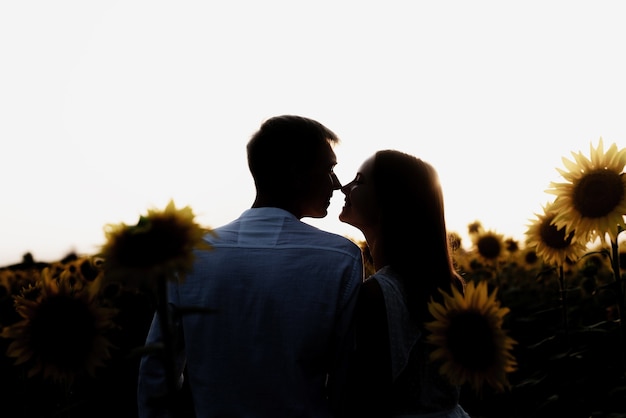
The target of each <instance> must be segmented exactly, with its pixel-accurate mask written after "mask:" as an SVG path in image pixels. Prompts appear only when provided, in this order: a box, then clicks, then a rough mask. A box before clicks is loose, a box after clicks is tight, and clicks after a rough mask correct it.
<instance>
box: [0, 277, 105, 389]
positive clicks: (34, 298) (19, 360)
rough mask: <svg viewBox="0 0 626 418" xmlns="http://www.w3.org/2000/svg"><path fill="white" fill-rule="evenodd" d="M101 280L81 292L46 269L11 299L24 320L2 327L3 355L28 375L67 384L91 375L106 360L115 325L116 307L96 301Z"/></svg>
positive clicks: (0, 335) (0, 334)
mask: <svg viewBox="0 0 626 418" xmlns="http://www.w3.org/2000/svg"><path fill="white" fill-rule="evenodd" d="M100 280H101V279H98V280H97V281H95V282H93V283H92V284H90V285H89V286H86V287H84V288H83V289H82V290H80V291H75V290H73V289H72V286H71V285H70V282H69V281H68V280H58V279H55V278H53V277H52V273H51V270H50V269H49V268H45V269H44V270H43V271H42V273H41V278H40V280H39V281H38V282H37V283H36V284H35V285H34V286H33V285H30V286H28V287H26V288H24V289H23V291H22V292H21V293H20V295H17V296H16V297H15V309H16V311H17V312H18V314H19V315H20V316H21V317H22V318H23V319H22V320H21V321H19V322H17V323H15V324H13V325H11V326H8V327H5V328H4V329H3V330H2V332H1V333H0V337H3V338H7V339H12V340H13V341H12V342H11V343H10V344H9V346H8V348H7V351H6V354H7V356H8V357H12V358H15V359H16V361H15V364H16V365H20V364H24V365H25V366H27V368H28V374H27V375H28V377H32V376H35V375H38V374H43V378H44V379H48V378H50V379H52V380H55V381H63V382H69V383H71V382H72V381H73V380H74V379H75V377H77V376H78V375H81V374H84V373H87V374H88V375H90V376H94V375H95V370H96V368H98V367H100V366H103V365H104V363H105V361H106V360H108V359H109V358H110V354H109V348H110V347H111V343H110V342H109V340H108V338H107V337H106V335H105V333H106V331H108V330H110V329H112V328H114V326H115V325H114V323H113V320H112V318H113V317H114V316H115V314H116V311H115V310H113V309H109V308H103V307H101V306H100V305H99V304H98V299H97V294H98V290H99V285H100Z"/></svg>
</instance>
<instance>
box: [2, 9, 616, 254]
mask: <svg viewBox="0 0 626 418" xmlns="http://www.w3.org/2000/svg"><path fill="white" fill-rule="evenodd" d="M622 4H623V3H622V2H619V1H585V2H582V1H546V0H543V1H523V2H522V1H517V2H515V1H501V0H500V1H418V0H406V1H394V0H392V1H376V2H374V1H367V0H355V1H336V0H331V1H329V0H317V1H315V2H311V1H307V2H305V1H294V0H285V1H275V0H264V1H254V0H250V1H231V0H229V1H222V2H217V1H185V0H176V1H155V0H150V1H147V0H146V1H139V0H123V1H112V0H104V1H100V0H97V1H94V0H89V1H85V0H75V1H67V0H56V1H53V2H51V1H36V0H32V1H17V0H16V1H4V2H2V3H0V57H1V58H0V59H1V64H0V138H1V142H0V144H1V145H0V150H1V152H0V156H1V157H2V162H1V163H0V178H1V180H0V195H1V196H2V205H1V208H2V210H1V212H0V215H1V216H0V265H6V264H11V263H15V262H18V261H20V260H21V257H22V255H23V254H24V253H25V252H28V251H29V252H31V253H32V254H33V255H34V257H35V259H37V260H41V261H54V260H57V259H59V258H61V257H62V256H64V255H66V254H67V253H68V252H69V251H77V252H79V253H94V252H95V251H96V250H97V249H98V247H99V246H100V245H102V244H103V243H104V232H103V227H104V225H106V224H107V223H119V222H126V223H135V222H136V221H137V219H138V217H139V215H140V214H143V213H145V212H146V211H147V209H149V208H155V207H156V208H161V207H165V205H166V204H167V202H168V201H169V200H170V199H174V202H175V203H176V205H177V206H180V207H182V206H186V205H190V206H191V207H192V209H193V210H194V212H195V213H196V214H197V215H198V220H199V221H200V222H201V223H203V224H204V225H207V226H218V225H221V224H223V223H225V222H228V221H230V220H231V219H233V218H235V217H237V216H238V215H239V214H240V213H241V212H242V211H243V210H245V209H247V208H248V207H249V206H250V204H251V203H252V200H253V197H254V189H253V183H252V180H251V177H250V175H249V173H248V170H247V166H246V158H245V144H246V142H247V141H248V139H249V137H250V135H251V134H252V133H253V132H254V131H255V130H256V129H257V128H258V126H259V125H260V124H261V122H262V121H263V120H264V119H266V118H268V117H271V116H275V115H279V114H286V113H290V114H300V115H303V116H308V117H311V118H314V119H317V120H319V121H320V122H322V123H324V124H325V125H327V126H328V127H329V128H331V129H333V130H334V131H335V132H336V133H337V134H338V135H339V136H340V137H341V138H342V143H341V144H340V145H339V146H338V147H337V148H336V150H335V151H336V153H337V157H338V160H339V164H338V166H337V168H336V172H337V174H338V176H339V178H340V180H341V181H342V182H347V181H349V180H351V178H352V177H353V176H354V173H355V171H356V169H357V168H358V167H359V165H360V164H361V162H362V161H363V160H365V159H366V158H367V157H369V156H370V155H371V154H373V153H374V152H375V151H376V150H378V149H382V148H396V149H399V150H402V151H405V152H409V153H412V154H415V155H417V156H419V157H421V158H423V159H424V160H426V161H429V162H431V163H432V164H433V165H434V166H435V167H436V168H437V170H438V171H439V174H440V177H441V182H442V186H443V188H444V194H445V199H446V208H447V219H448V228H449V229H450V230H451V231H456V232H458V233H460V234H461V235H462V236H465V234H466V230H467V225H468V224H469V223H471V222H473V221H475V220H479V221H481V222H482V223H483V225H484V227H485V228H487V229H493V230H495V231H496V232H498V233H501V234H503V235H505V236H507V237H513V238H517V239H523V236H524V233H525V231H526V229H527V225H528V223H529V220H530V219H534V217H535V216H534V213H536V212H540V211H541V207H542V205H544V204H546V203H547V202H548V201H550V200H552V199H553V196H552V195H549V194H547V193H545V189H546V188H547V187H548V186H549V183H550V182H551V181H560V180H561V179H560V177H559V175H558V173H557V171H556V168H557V167H559V168H562V167H563V164H562V162H561V158H562V157H567V158H570V157H571V152H572V151H574V152H578V151H582V152H583V153H584V154H585V155H588V154H589V147H590V145H592V144H593V145H594V146H595V145H596V144H597V142H598V139H599V138H600V137H603V139H604V143H605V149H607V148H608V147H609V146H610V145H611V144H612V143H617V145H618V147H620V148H622V147H624V146H626V123H625V121H626V119H625V116H624V115H626V76H625V74H626V60H624V51H626V48H625V47H626V25H624V10H625V7H624V6H622ZM342 205H343V195H342V194H341V193H339V192H337V193H336V194H335V196H334V197H333V200H332V204H331V207H330V208H329V215H328V217H327V218H325V219H324V220H311V221H309V222H310V223H312V224H314V225H316V226H319V227H320V228H322V229H326V230H330V231H334V232H337V233H339V234H342V235H347V236H351V237H353V238H361V235H360V233H359V232H358V231H357V230H356V229H354V228H353V227H351V226H349V225H345V224H342V223H341V222H339V221H338V220H337V216H338V214H339V212H340V210H341V207H342ZM467 241H468V239H467V240H464V243H463V244H464V245H465V244H468V242H467Z"/></svg>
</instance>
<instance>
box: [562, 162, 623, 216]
mask: <svg viewBox="0 0 626 418" xmlns="http://www.w3.org/2000/svg"><path fill="white" fill-rule="evenodd" d="M623 198H624V185H623V183H622V179H621V175H620V174H617V173H615V172H613V171H611V170H597V171H594V172H591V173H589V174H586V175H584V176H583V177H582V178H581V179H580V180H579V181H578V183H577V184H576V185H575V186H574V190H573V203H574V207H575V208H576V210H578V211H579V212H580V213H581V215H582V216H585V217H587V218H601V217H603V216H606V215H608V214H609V213H611V211H612V210H614V209H615V207H616V206H617V205H618V204H619V202H621V201H622V199H623Z"/></svg>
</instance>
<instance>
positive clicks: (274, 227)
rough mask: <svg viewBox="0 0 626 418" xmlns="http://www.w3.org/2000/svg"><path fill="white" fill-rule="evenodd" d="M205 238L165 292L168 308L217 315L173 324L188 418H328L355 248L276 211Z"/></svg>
mask: <svg viewBox="0 0 626 418" xmlns="http://www.w3.org/2000/svg"><path fill="white" fill-rule="evenodd" d="M215 233H216V236H215V237H212V236H210V235H209V236H207V239H208V241H209V242H210V243H211V245H212V246H213V247H214V248H213V250H211V251H205V252H199V253H197V260H196V263H195V267H194V271H193V272H192V273H191V274H190V275H188V277H186V279H185V280H184V281H183V282H182V283H181V284H180V285H179V286H175V285H173V286H172V287H171V292H170V302H171V303H172V304H174V305H176V306H178V307H204V308H212V309H216V310H217V312H216V313H212V314H208V316H206V315H207V314H188V315H185V316H183V318H182V323H183V333H184V342H185V346H186V348H185V350H186V356H187V366H188V376H189V384H190V387H191V390H192V396H193V399H194V404H195V407H196V411H197V414H198V418H200V417H226V416H228V417H269V416H272V417H279V416H280V417H287V416H293V417H295V416H297V417H327V416H330V412H329V411H330V410H329V402H328V401H327V400H326V398H327V396H330V398H331V402H333V401H336V399H335V398H336V397H337V395H336V394H334V393H333V391H334V390H339V388H340V386H341V385H342V383H343V382H342V380H341V379H342V374H343V367H344V366H345V364H346V361H347V358H346V356H348V355H349V354H350V349H351V348H352V347H351V341H350V340H349V338H350V331H349V329H350V327H351V319H352V311H353V307H354V303H355V301H356V293H357V290H358V286H359V285H360V283H361V279H362V264H361V252H360V249H359V248H358V247H357V246H356V245H355V244H354V243H352V242H350V241H349V240H347V239H346V238H343V237H340V236H338V235H335V234H330V233H327V232H323V231H320V230H318V229H317V228H314V227H312V226H310V225H307V224H305V223H302V222H300V221H299V220H298V219H297V218H296V217H295V216H293V215H292V214H290V213H288V212H286V211H284V210H281V209H276V208H256V209H250V210H247V211H246V212H245V213H244V214H243V215H242V217H240V218H239V219H237V220H236V221H234V222H232V223H230V224H228V225H225V226H223V227H221V228H218V229H216V230H215ZM202 315H205V316H204V317H202ZM327 373H330V377H329V381H328V384H329V389H330V392H331V393H330V394H329V393H328V392H327V390H326V388H325V387H326V379H327Z"/></svg>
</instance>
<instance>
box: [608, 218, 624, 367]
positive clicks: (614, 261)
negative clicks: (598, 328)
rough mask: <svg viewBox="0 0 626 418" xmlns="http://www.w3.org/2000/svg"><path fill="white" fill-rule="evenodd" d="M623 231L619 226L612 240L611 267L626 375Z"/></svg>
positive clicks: (622, 359)
mask: <svg viewBox="0 0 626 418" xmlns="http://www.w3.org/2000/svg"><path fill="white" fill-rule="evenodd" d="M620 232H622V228H621V226H619V225H618V226H617V235H616V236H615V240H613V241H611V267H612V269H613V276H614V277H615V282H616V283H615V284H616V286H615V289H616V291H617V312H618V314H619V331H620V332H619V343H620V352H621V353H622V358H621V361H622V372H623V373H624V374H625V375H626V299H625V296H626V295H625V293H626V292H625V291H624V280H622V275H621V273H620V263H619V242H618V239H619V234H620Z"/></svg>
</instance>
